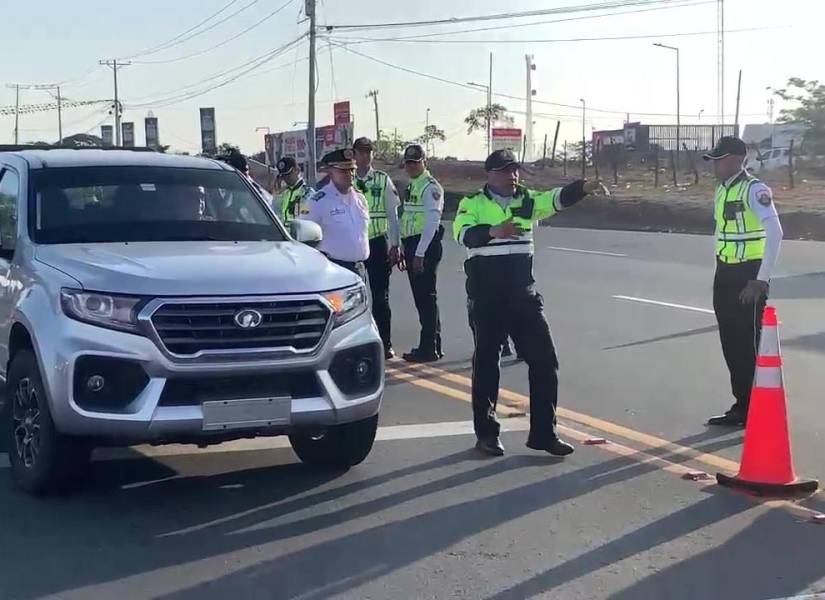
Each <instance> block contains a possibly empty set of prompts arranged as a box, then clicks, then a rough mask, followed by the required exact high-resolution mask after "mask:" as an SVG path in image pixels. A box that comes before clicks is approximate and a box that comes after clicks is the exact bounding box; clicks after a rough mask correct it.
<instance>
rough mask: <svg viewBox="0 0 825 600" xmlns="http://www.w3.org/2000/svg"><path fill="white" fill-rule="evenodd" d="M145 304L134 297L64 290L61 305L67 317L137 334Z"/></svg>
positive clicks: (61, 294) (61, 295) (61, 293)
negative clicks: (141, 310) (139, 315)
mask: <svg viewBox="0 0 825 600" xmlns="http://www.w3.org/2000/svg"><path fill="white" fill-rule="evenodd" d="M142 303H143V299H142V298H137V297H134V296H112V295H109V294H100V293H95V292H84V291H82V290H71V289H64V290H61V292H60V304H61V306H62V307H63V312H64V313H66V316H68V317H71V318H72V319H76V320H78V321H83V322H84V323H90V324H92V325H99V326H100V327H106V328H108V329H117V330H119V331H128V332H131V333H137V331H138V321H137V313H138V311H139V310H140V306H141V304H142Z"/></svg>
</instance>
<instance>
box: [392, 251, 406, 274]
mask: <svg viewBox="0 0 825 600" xmlns="http://www.w3.org/2000/svg"><path fill="white" fill-rule="evenodd" d="M395 250H396V252H397V253H398V262H397V263H395V264H396V265H397V266H398V270H399V271H401V272H402V273H403V272H404V271H406V270H407V259H406V258H405V257H404V249H403V248H401V247H398V248H395Z"/></svg>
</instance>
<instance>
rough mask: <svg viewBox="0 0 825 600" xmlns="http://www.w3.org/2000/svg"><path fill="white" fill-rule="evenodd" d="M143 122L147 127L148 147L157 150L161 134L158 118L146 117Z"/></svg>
mask: <svg viewBox="0 0 825 600" xmlns="http://www.w3.org/2000/svg"><path fill="white" fill-rule="evenodd" d="M143 123H144V126H145V129H146V147H147V148H152V149H154V150H157V149H158V148H159V147H160V136H159V135H158V118H157V117H146V119H144V121H143Z"/></svg>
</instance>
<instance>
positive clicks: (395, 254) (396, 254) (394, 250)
mask: <svg viewBox="0 0 825 600" xmlns="http://www.w3.org/2000/svg"><path fill="white" fill-rule="evenodd" d="M401 259H402V256H401V249H400V248H399V247H398V246H392V247H390V264H391V265H393V266H395V265H397V264H399V263H400V262H401Z"/></svg>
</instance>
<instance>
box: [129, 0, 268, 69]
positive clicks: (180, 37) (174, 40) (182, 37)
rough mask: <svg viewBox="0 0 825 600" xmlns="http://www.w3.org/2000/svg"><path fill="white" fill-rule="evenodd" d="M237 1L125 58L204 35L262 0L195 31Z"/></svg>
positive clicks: (235, 0) (170, 46)
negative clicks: (158, 42) (178, 32)
mask: <svg viewBox="0 0 825 600" xmlns="http://www.w3.org/2000/svg"><path fill="white" fill-rule="evenodd" d="M237 2H238V0H231V1H230V2H229V4H227V5H225V6H224V7H223V8H222V9H220V10H219V11H218V12H216V13H213V14H212V15H210V16H209V17H207V18H206V19H204V20H203V21H201V22H200V23H198V24H197V25H194V26H192V27H190V28H189V29H187V30H186V31H184V32H183V33H180V34H178V35H176V36H175V37H173V38H172V39H170V40H167V41H166V42H164V43H162V44H159V45H157V46H154V47H152V48H148V49H146V50H141V51H140V52H136V53H135V54H131V55H129V56H127V57H125V58H136V57H138V56H148V55H150V54H157V53H158V52H160V51H162V50H168V49H169V48H174V47H175V46H179V45H180V44H183V43H185V42H188V41H189V40H191V39H194V38H196V37H198V36H199V35H203V34H204V33H206V32H207V31H211V30H213V29H215V27H218V26H220V25H222V24H223V23H226V22H227V21H228V20H229V19H231V18H233V17H235V16H237V15H239V14H240V13H242V12H243V11H245V10H246V9H247V8H250V7H251V6H253V5H254V4H257V3H258V2H260V0H252V2H250V3H249V4H245V5H244V6H242V7H241V8H239V9H238V10H236V11H235V12H233V13H232V14H230V15H227V16H226V17H224V18H223V19H220V20H218V21H215V22H214V23H212V24H211V25H210V26H209V27H206V28H204V29H201V30H199V31H195V30H196V29H198V27H200V26H201V25H204V24H205V23H208V22H209V21H211V20H212V19H213V18H215V17H216V16H218V15H220V14H221V13H222V12H224V11H225V10H227V9H228V8H230V7H231V6H232V5H233V4H236V3H237ZM191 32H194V33H191ZM190 33H191V35H188V34H190Z"/></svg>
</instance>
